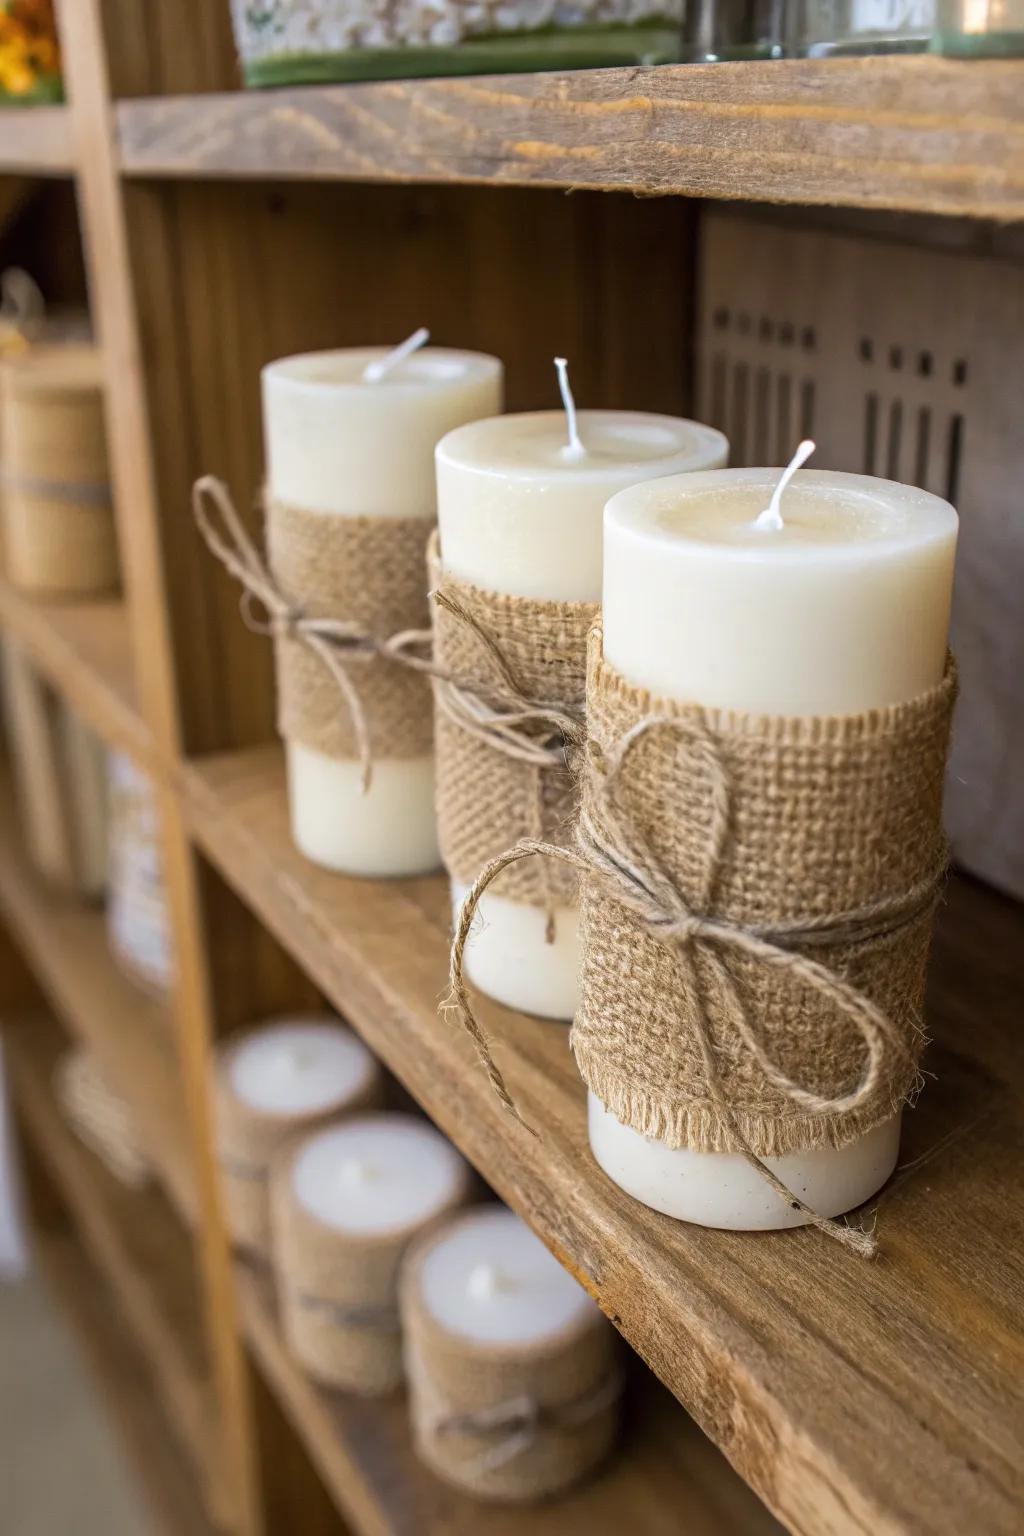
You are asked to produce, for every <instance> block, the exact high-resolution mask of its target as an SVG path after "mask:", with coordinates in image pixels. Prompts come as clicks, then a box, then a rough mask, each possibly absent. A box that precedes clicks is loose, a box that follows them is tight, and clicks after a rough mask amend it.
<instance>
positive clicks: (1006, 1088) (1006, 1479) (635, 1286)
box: [186, 749, 1024, 1536]
mask: <svg viewBox="0 0 1024 1536" xmlns="http://www.w3.org/2000/svg"><path fill="white" fill-rule="evenodd" d="M186 791H187V794H188V801H189V814H190V818H191V822H192V826H193V828H194V831H195V834H196V836H197V837H198V838H199V840H200V842H201V844H202V846H203V847H204V848H205V849H206V851H207V852H208V853H209V855H210V857H211V858H212V859H214V861H215V862H216V863H217V864H218V866H219V867H220V868H221V869H222V870H223V872H224V873H225V875H226V876H227V878H229V879H230V880H231V882H232V883H233V884H234V885H235V887H236V889H237V890H238V891H239V892H240V893H241V894H243V895H244V897H245V899H246V900H247V901H248V902H249V903H250V905H251V906H252V907H253V909H254V910H255V911H256V912H257V913H258V914H259V915H260V916H261V917H262V919H263V920H264V921H265V922H266V923H267V925H268V926H269V927H270V928H271V929H272V930H273V931H274V932H275V933H276V934H277V935H278V937H279V938H280V940H281V942H282V943H283V944H285V945H286V946H287V947H288V948H289V949H290V950H291V951H292V953H293V954H294V955H295V956H296V957H297V958H298V959H299V960H300V961H301V962H302V964H303V965H304V966H305V968H306V969H307V970H308V972H309V974H310V975H311V976H312V977H313V979H314V980H315V981H316V982H317V983H318V985H319V986H320V987H322V988H323V990H324V992H325V993H326V994H327V995H328V996H329V997H330V998H331V999H332V1000H333V1001H334V1003H335V1004H336V1005H337V1006H338V1007H339V1008H340V1009H341V1010H342V1011H343V1012H344V1013H345V1014H346V1015H347V1016H348V1018H349V1019H350V1020H351V1022H352V1023H353V1025H354V1026H355V1027H356V1028H357V1029H358V1030H359V1031H360V1032H361V1033H362V1035H363V1037H364V1038H365V1040H366V1041H367V1043H368V1044H369V1045H370V1046H371V1047H372V1048H373V1049H374V1050H375V1051H376V1052H377V1053H378V1055H380V1057H381V1058H382V1059H383V1061H384V1062H385V1063H386V1064H387V1065H388V1066H389V1067H390V1068H391V1070H392V1071H393V1072H394V1073H395V1075H396V1076H397V1077H398V1078H399V1079H400V1080H401V1081H402V1082H403V1083H404V1084H405V1086H406V1087H407V1088H408V1089H409V1091H410V1092H411V1093H412V1094H413V1095H414V1097H415V1098H417V1099H418V1100H419V1101H420V1103H421V1104H423V1106H424V1107H425V1108H426V1109H427V1111H428V1113H430V1115H431V1116H432V1117H433V1118H434V1119H435V1120H436V1121H437V1123H438V1124H439V1125H440V1126H441V1128H442V1129H443V1130H444V1131H445V1132H446V1133H447V1134H448V1135H450V1136H451V1137H452V1138H453V1139H454V1140H455V1141H456V1142H457V1143H458V1145H459V1146H460V1147H461V1148H462V1149H463V1151H464V1152H465V1153H466V1154H467V1156H468V1157H469V1158H470V1159H471V1160H472V1161H473V1162H474V1163H475V1164H476V1166H477V1167H478V1168H479V1169H480V1171H481V1172H482V1173H483V1175H484V1176H485V1177H486V1178H487V1179H488V1181H489V1182H490V1183H491V1184H492V1185H493V1186H494V1187H495V1188H496V1190H497V1191H498V1193H499V1194H500V1195H501V1196H502V1197H503V1198H504V1199H506V1200H508V1201H509V1203H510V1204H511V1205H512V1206H513V1207H514V1208H515V1209H516V1210H518V1211H519V1212H520V1213H521V1214H522V1215H523V1216H525V1218H526V1219H527V1220H528V1221H529V1222H530V1223H531V1225H533V1226H534V1227H535V1228H536V1230H537V1231H538V1232H539V1233H540V1235H541V1236H542V1237H543V1238H544V1240H545V1241H546V1242H547V1243H548V1245H549V1246H550V1247H551V1248H552V1249H553V1250H554V1252H555V1253H556V1254H557V1255H558V1257H559V1258H560V1259H561V1261H562V1262H563V1263H565V1264H566V1265H567V1266H568V1267H569V1268H570V1269H571V1270H572V1271H573V1272H574V1273H575V1274H576V1275H577V1276H578V1277H579V1278H580V1280H581V1281H582V1282H583V1284H584V1285H585V1286H586V1287H587V1288H588V1290H590V1292H591V1293H592V1294H593V1295H594V1296H595V1297H596V1298H597V1300H598V1301H599V1302H600V1304H601V1306H602V1307H603V1308H604V1310H605V1311H606V1312H607V1313H608V1315H609V1316H610V1317H611V1318H612V1320H613V1321H614V1322H615V1323H616V1325H617V1326H618V1327H620V1328H621V1330H622V1331H623V1333H624V1334H625V1335H626V1337H627V1338H628V1339H629V1340H630V1342H631V1343H632V1344H633V1346H634V1347H635V1348H636V1349H637V1350H638V1351H639V1353H640V1354H641V1355H642V1356H643V1357H644V1358H645V1359H646V1360H647V1361H648V1363H649V1364H650V1365H651V1366H652V1368H653V1369H654V1370H655V1371H656V1373H657V1374H658V1375H659V1376H660V1377H661V1378H662V1380H663V1381H665V1382H666V1383H667V1384H668V1385H669V1386H670V1387H671V1388H672V1390H673V1391H674V1392H675V1393H676V1395H677V1396H678V1397H679V1398H680V1400H681V1401H682V1402H683V1404H684V1405H685V1406H686V1407H687V1408H688V1409H689V1410H690V1411H691V1412H692V1413H693V1415H694V1416H695V1418H696V1419H697V1420H698V1422H699V1423H700V1424H701V1425H702V1427H703V1428H704V1429H705V1430H706V1432H707V1433H708V1434H709V1435H710V1437H711V1438H712V1439H713V1440H714V1441H715V1442H716V1443H717V1444H718V1445H719V1446H720V1447H721V1448H722V1449H723V1450H724V1451H725V1453H726V1455H727V1456H728V1457H729V1459H730V1460H731V1461H732V1463H733V1465H734V1466H735V1467H736V1468H737V1470H738V1471H739V1472H740V1473H741V1475H742V1476H743V1477H744V1478H745V1479H746V1481H747V1482H749V1483H750V1484H751V1486H752V1487H753V1488H754V1489H755V1490H756V1491H757V1492H758V1493H759V1494H760V1496H761V1497H762V1498H763V1499H764V1500H765V1502H766V1503H767V1504H768V1505H769V1507H770V1508H771V1509H772V1510H773V1511H774V1512H775V1513H776V1514H777V1515H778V1516H779V1518H780V1519H781V1520H782V1521H783V1522H784V1523H785V1524H786V1525H787V1526H788V1527H789V1528H790V1529H791V1530H793V1531H795V1532H798V1533H802V1536H832V1533H840V1532H841V1533H851V1532H857V1533H862V1536H869V1533H870V1536H879V1533H890V1532H892V1533H895V1532H915V1533H916V1532H920V1533H922V1536H924V1533H927V1536H945V1533H950V1536H952V1533H954V1532H955V1533H960V1532H962V1531H964V1530H977V1531H984V1532H985V1533H986V1536H1003V1533H1005V1536H1010V1533H1011V1532H1013V1531H1015V1530H1016V1529H1018V1528H1019V1512H1020V1500H1021V1498H1022V1496H1024V1478H1022V1472H1021V1457H1020V1449H1021V1432H1022V1429H1024V1398H1022V1395H1021V1380H1022V1367H1024V1343H1022V1338H1024V1334H1022V1330H1021V1321H1022V1318H1024V1275H1022V1273H1021V1269H1020V1265H1019V1263H1018V1261H1017V1259H1016V1258H1015V1257H1014V1255H1015V1251H1019V1248H1020V1244H1021V1242H1022V1240H1024V1202H1022V1200H1021V1196H1020V1190H1019V1180H1018V1178H1017V1174H1016V1169H1017V1168H1018V1167H1019V1163H1020V1158H1021V1155H1022V1140H1024V1130H1022V1122H1021V1117H1020V1115H1019V1108H1018V1105H1017V1103H1016V1097H1017V1095H1018V1094H1019V1089H1020V1084H1021V1080H1022V1073H1024V1045H1022V1042H1021V1036H1020V1031H1019V1018H1020V1001H1021V996H1022V991H1024V989H1022V976H1024V945H1022V942H1021V941H1022V937H1024V919H1022V915H1021V911H1020V909H1019V908H1018V907H1016V906H1014V905H1012V904H1011V903H1009V902H1005V901H1003V900H1002V899H1001V898H999V897H997V896H995V895H993V894H992V893H990V892H988V891H986V890H985V888H984V887H981V886H976V885H973V884H971V883H969V882H965V881H956V882H955V883H954V884H953V885H952V887H951V889H950V898H949V905H948V907H947V909H946V911H945V912H944V913H943V916H942V921H941V923H940V933H939V941H938V945H937V953H936V956H935V963H934V965H933V971H932V986H931V993H930V1008H929V1014H928V1024H929V1028H930V1031H931V1033H932V1034H933V1036H934V1037H935V1044H934V1046H933V1047H932V1049H931V1052H930V1054H929V1057H928V1060H927V1066H928V1068H929V1070H930V1071H931V1072H932V1073H934V1074H935V1080H934V1081H931V1082H930V1083H929V1087H928V1089H927V1091H926V1092H925V1094H924V1096H923V1098H922V1100H921V1103H920V1106H919V1107H918V1109H916V1110H915V1111H914V1112H913V1113H912V1114H908V1116H907V1120H906V1126H905V1131H904V1142H903V1163H902V1165H901V1170H900V1171H899V1172H898V1173H897V1175H896V1176H895V1178H894V1179H893V1181H892V1182H891V1184H890V1185H889V1186H888V1187H887V1189H886V1190H885V1191H884V1192H883V1194H882V1196H881V1197H880V1199H879V1201H878V1217H879V1223H880V1236H881V1244H882V1258H881V1259H880V1261H879V1262H878V1263H876V1264H874V1265H867V1264H865V1263H863V1262H861V1261H859V1260H855V1259H853V1258H852V1257H851V1256H850V1255H849V1254H847V1253H846V1252H845V1251H844V1250H841V1249H839V1248H838V1247H837V1245H835V1244H832V1243H830V1242H828V1240H827V1239H825V1238H823V1237H821V1235H820V1234H818V1233H816V1232H813V1231H803V1232H789V1233H779V1234H758V1235H743V1234H735V1233H726V1232H709V1231H704V1230H702V1229H700V1228H697V1227H688V1226H684V1225H682V1224H679V1223H675V1222H672V1221H669V1220H667V1219H666V1218H664V1217H661V1216H658V1215H656V1214H654V1213H652V1212H650V1211H647V1210H645V1209H643V1208H642V1207H640V1206H638V1205H637V1204H635V1203H634V1202H632V1201H630V1200H629V1199H628V1198H627V1197H626V1196H625V1195H624V1194H622V1192H621V1191H620V1190H618V1189H617V1188H616V1187H615V1186H613V1185H612V1184H611V1183H610V1182H609V1181H608V1180H607V1179H605V1178H604V1177H603V1176H602V1175H601V1174H600V1173H599V1172H598V1170H597V1169H596V1168H595V1166H594V1164H593V1162H592V1161H591V1159H590V1155H589V1150H588V1148H587V1141H586V1129H585V1122H584V1097H583V1091H582V1086H581V1084H580V1082H579V1079H578V1077H577V1075H576V1073H575V1070H574V1068H573V1065H572V1058H571V1056H570V1055H569V1052H568V1051H567V1049H566V1041H565V1034H564V1031H563V1030H561V1029H560V1028H559V1027H558V1026H556V1025H551V1024H545V1023H543V1022H540V1021H537V1020H532V1019H527V1018H525V1017H523V1016H519V1015H515V1014H511V1013H509V1012H507V1011H505V1010H503V1009H501V1008H498V1007H497V1006H496V1005H488V1004H486V1003H482V1004H481V1009H480V1012H481V1017H482V1019H483V1021H484V1023H485V1026H486V1027H488V1029H489V1032H490V1034H491V1036H492V1037H493V1039H494V1041H495V1043H496V1050H497V1056H498V1060H499V1063H500V1065H501V1066H502V1069H503V1071H504V1072H505V1073H506V1076H507V1079H508V1081H509V1083H510V1086H511V1088H512V1090H513V1092H514V1093H515V1094H516V1097H517V1099H518V1100H519V1102H520V1103H521V1104H522V1106H523V1111H524V1114H525V1116H526V1118H527V1119H528V1120H529V1121H531V1122H532V1123H533V1124H536V1125H540V1126H542V1127H543V1137H542V1139H541V1140H540V1141H539V1142H536V1141H533V1140H531V1138H530V1137H528V1136H527V1135H525V1133H523V1132H522V1131H521V1130H520V1129H519V1128H518V1127H517V1126H516V1125H515V1124H514V1123H513V1122H512V1121H511V1120H510V1119H509V1117H507V1116H506V1115H505V1114H504V1113H503V1111H502V1110H501V1109H500V1107H499V1106H498V1105H497V1103H496V1101H495V1100H494V1098H493V1096H492V1095H491V1093H490V1090H489V1088H488V1087H487V1084H486V1082H485V1080H484V1078H483V1075H482V1073H481V1071H480V1069H479V1067H478V1065H477V1063H476V1062H475V1059H474V1056H473V1052H472V1050H471V1049H470V1047H469V1044H468V1042H467V1041H466V1040H465V1039H464V1037H463V1036H462V1035H461V1033H460V1032H459V1031H458V1030H457V1029H454V1028H453V1027H452V1025H451V1024H448V1023H445V1022H444V1021H443V1020H441V1019H440V1018H439V1017H438V1013H437V1002H438V999H439V997H440V996H441V995H442V993H443V991H444V987H445V976H446V971H447V945H448V940H447V928H448V922H449V909H448V897H447V891H446V889H445V887H444V884H443V883H442V881H441V880H440V879H437V878H433V879H426V880H420V881H413V882H395V883H390V884H376V883H372V882H359V881H347V880H344V879H340V878H338V877H334V876H331V875H329V874H326V873H324V872H321V871H318V870H316V869H315V868H314V867H313V866H311V865H309V864H308V863H306V862H305V861H304V860H303V859H302V858H301V857H300V856H299V855H298V854H297V853H296V852H295V850H294V848H293V846H292V843H291V838H290V834H289V830H288V824H287V813H286V806H285V795H284V782H283V766H282V761H281V757H280V753H279V752H278V751H277V750H276V749H263V750H256V751H252V752H248V753H240V754H232V755H227V756H223V757H220V758H214V759H210V760H208V761H205V762H199V763H197V764H195V765H193V766H192V767H191V768H190V769H189V770H188V772H187V775H186Z"/></svg>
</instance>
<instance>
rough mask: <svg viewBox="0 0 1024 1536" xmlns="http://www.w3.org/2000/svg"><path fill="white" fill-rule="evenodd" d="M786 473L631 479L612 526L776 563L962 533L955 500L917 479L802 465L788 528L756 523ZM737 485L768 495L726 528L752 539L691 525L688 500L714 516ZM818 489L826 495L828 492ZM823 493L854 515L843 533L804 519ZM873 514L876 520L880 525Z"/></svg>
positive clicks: (919, 544)
mask: <svg viewBox="0 0 1024 1536" xmlns="http://www.w3.org/2000/svg"><path fill="white" fill-rule="evenodd" d="M781 473H782V471H781V470H779V469H768V468H764V469H761V468H757V469H754V468H751V469H716V470H698V471H696V472H694V473H691V474H685V475H668V476H663V477H661V478H658V479H653V480H647V481H643V482H641V483H638V484H637V485H631V486H628V487H627V488H625V489H624V490H622V491H618V492H616V494H615V495H614V496H612V497H611V498H610V499H609V501H608V503H607V505H606V506H605V511H604V527H605V533H606V535H607V534H608V533H609V532H611V531H613V530H614V531H615V532H617V533H619V534H624V535H626V536H628V537H630V538H635V539H636V540H638V541H639V542H642V543H645V544H653V545H657V546H658V547H660V548H666V547H675V548H679V547H685V549H686V552H687V556H688V557H692V558H707V559H720V558H721V556H722V554H723V553H727V554H728V556H729V558H730V559H735V560H739V561H746V562H749V563H759V562H763V563H770V564H773V565H777V564H779V563H780V562H784V561H786V560H787V559H792V560H799V561H803V560H806V559H807V558H808V556H809V555H810V554H818V555H820V556H821V557H822V558H824V557H826V556H827V558H828V559H829V560H849V561H851V562H853V561H858V560H860V561H863V560H865V559H871V558H874V557H875V556H881V557H889V556H891V555H893V554H898V553H900V552H902V551H906V550H910V549H921V548H923V547H925V546H927V545H928V544H942V543H943V542H944V541H946V540H947V539H949V538H950V537H951V536H954V535H955V534H956V531H957V528H958V526H959V519H958V516H957V512H956V509H955V508H954V507H953V506H952V505H951V504H950V503H949V502H948V501H945V500H944V499H943V498H942V497H941V496H936V495H935V494H934V493H933V492H931V491H925V490H921V489H920V488H919V487H918V486H912V485H904V484H901V483H900V482H899V481H897V480H885V479H882V478H880V477H879V476H876V475H859V474H854V473H851V472H848V471H845V470H831V469H802V470H799V471H798V472H797V474H796V475H795V476H794V477H793V479H792V480H791V481H790V484H789V486H788V488H787V490H786V492H785V495H784V497H783V502H782V517H783V528H782V529H781V530H775V529H770V528H769V529H760V530H755V529H754V528H753V519H754V518H755V517H756V515H757V513H758V511H760V510H763V507H766V506H767V505H768V502H769V500H770V497H771V493H772V491H773V490H774V488H775V485H776V483H777V482H778V478H779V475H780V474H781ZM730 491H734V492H739V493H740V494H741V495H743V494H749V493H751V492H754V491H756V492H759V493H761V494H762V495H763V505H761V504H760V503H757V504H755V503H754V502H753V500H752V501H751V514H750V521H749V522H741V521H734V522H733V523H731V524H726V525H725V526H726V528H727V531H731V532H734V533H736V534H743V535H746V534H747V533H748V532H749V535H750V537H749V539H745V541H744V542H742V543H739V542H736V540H735V539H734V538H728V537H713V536H709V535H708V534H707V533H706V532H701V531H699V530H698V531H696V532H690V531H688V529H687V527H686V524H685V511H686V506H687V503H698V504H703V509H704V510H705V511H707V512H708V513H709V514H712V515H713V512H714V501H715V498H716V497H718V496H721V497H722V501H723V508H724V506H725V498H726V496H727V494H728V493H729V492H730ZM815 492H824V493H826V494H825V497H824V498H821V497H816V496H815V495H814V493H815ZM823 500H825V501H827V500H831V501H833V502H834V504H835V508H836V510H837V511H840V510H841V511H842V512H843V513H844V514H845V515H846V517H847V519H848V521H847V523H846V525H845V526H844V525H842V524H836V525H835V527H834V532H835V534H836V535H837V536H836V537H831V538H825V539H820V538H814V537H807V533H808V531H809V528H811V525H808V524H807V523H806V521H804V522H802V521H801V513H802V514H803V517H804V519H806V517H807V513H808V511H809V510H810V509H811V508H812V507H813V508H814V510H815V512H816V513H817V514H818V515H820V512H821V507H822V502H823ZM787 509H788V516H787ZM894 512H895V513H897V514H898V515H899V522H898V524H897V525H892V526H888V527H887V526H885V521H884V520H885V518H886V517H887V516H891V515H892V514H893V513H894ZM857 513H860V514H862V517H861V520H860V522H859V523H856V524H855V523H854V522H852V521H849V519H850V518H852V517H853V516H854V515H855V514H857ZM871 514H874V515H875V517H876V519H877V521H875V522H874V523H873V524H872V523H871V521H870V515H871ZM811 531H812V532H813V531H821V532H828V531H830V527H829V525H828V524H827V523H825V522H824V521H822V522H820V524H816V525H814V527H813V528H811ZM844 532H846V533H848V537H847V538H845V539H844V538H843V537H842V536H841V535H842V534H843V533H844Z"/></svg>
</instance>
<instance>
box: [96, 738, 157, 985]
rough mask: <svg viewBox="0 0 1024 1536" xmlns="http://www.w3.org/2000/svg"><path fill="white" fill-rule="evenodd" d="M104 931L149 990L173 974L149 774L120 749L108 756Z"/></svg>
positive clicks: (129, 969)
mask: <svg viewBox="0 0 1024 1536" xmlns="http://www.w3.org/2000/svg"><path fill="white" fill-rule="evenodd" d="M108 797H109V798H108V835H109V849H108V898H107V934H108V937H109V939H110V947H111V950H112V952H113V954H114V956H115V958H116V959H117V961H118V963H119V964H120V966H121V967H122V969H123V970H124V971H125V972H126V973H127V974H128V975H129V976H130V977H131V978H132V980H133V981H136V982H138V983H139V984H140V985H141V986H143V987H145V988H146V989H147V990H149V991H152V992H156V993H163V992H166V991H167V989H168V988H169V987H170V985H171V983H172V981H173V979H174V950H173V945H172V936H171V916H170V909H169V906H168V901H167V887H166V884H165V881H164V861H163V850H162V848H161V845H160V818H159V815H158V813H157V807H156V796H155V793H154V790H153V785H152V783H151V781H150V780H149V778H148V777H147V776H146V774H144V773H143V772H142V770H141V769H140V768H137V767H136V765H135V764H134V763H133V762H132V760H131V758H130V757H126V756H125V754H124V753H123V752H111V753H110V755H109V758H108Z"/></svg>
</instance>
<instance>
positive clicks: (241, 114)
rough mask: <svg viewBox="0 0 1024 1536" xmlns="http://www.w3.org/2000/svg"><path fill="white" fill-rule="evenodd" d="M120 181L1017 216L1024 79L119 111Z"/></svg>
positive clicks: (879, 72) (967, 66)
mask: <svg viewBox="0 0 1024 1536" xmlns="http://www.w3.org/2000/svg"><path fill="white" fill-rule="evenodd" d="M118 126H119V132H120V143H121V165H122V168H123V170H124V171H125V172H127V173H128V174H129V175H133V176H190V177H192V176H219V177H252V176H259V177H271V178H275V179H277V178H283V177H302V178H326V179H337V178H341V179H348V180H356V181H427V182H445V181H454V182H500V183H502V184H518V185H523V186H548V187H594V188H599V189H601V190H604V191H610V190H615V189H617V190H621V191H630V192H640V193H679V194H683V195H685V196H689V197H715V198H749V199H752V200H755V201H760V202H765V201H768V202H797V203H838V204H844V205H846V206H848V207H862V208H893V209H906V210H917V211H919V212H931V213H947V214H952V213H955V214H970V215H975V216H979V217H987V218H1014V217H1020V216H1021V215H1024V156H1022V153H1021V151H1022V148H1024V64H1021V63H1020V62H1017V61H1011V62H992V61H985V62H982V63H978V62H970V63H964V62H959V61H950V60H940V59H932V58H926V57H925V58H870V59H828V60H816V59H813V60H791V61H785V62H768V63H739V64H712V65H699V64H686V65H658V66H655V67H646V68H639V69H608V70H579V71H573V72H570V73H562V74H554V73H552V74H536V75H530V74H526V75H502V76H479V77H473V78H470V79H438V80H416V81H404V80H403V81H385V82H381V83H374V84H365V85H347V86H325V87H312V86H310V87H301V88H292V89H286V90H279V91H266V92H235V93H231V94H225V95H216V96H205V97H201V98H195V97H193V98H173V97H172V98H165V99H163V100H159V99H155V100H140V101H127V102H122V103H121V105H120V107H119V109H118Z"/></svg>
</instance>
